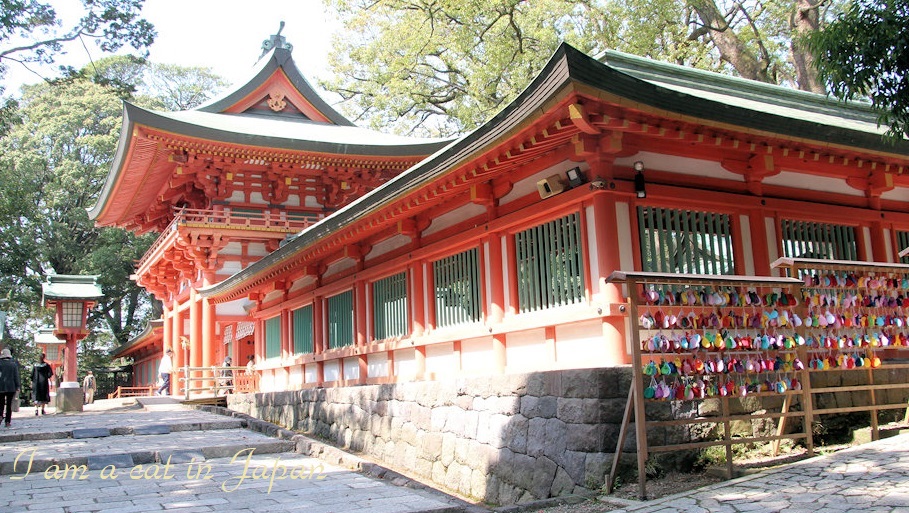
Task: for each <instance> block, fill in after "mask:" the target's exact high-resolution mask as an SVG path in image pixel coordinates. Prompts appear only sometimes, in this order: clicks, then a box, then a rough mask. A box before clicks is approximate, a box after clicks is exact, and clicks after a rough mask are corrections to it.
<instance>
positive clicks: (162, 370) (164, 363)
mask: <svg viewBox="0 0 909 513" xmlns="http://www.w3.org/2000/svg"><path fill="white" fill-rule="evenodd" d="M173 357H174V350H173V349H171V348H167V351H165V352H164V356H163V357H162V358H161V363H160V364H159V365H158V376H159V377H160V378H161V386H160V387H159V388H158V390H157V391H155V395H170V375H171V373H172V372H173V371H174V361H173Z"/></svg>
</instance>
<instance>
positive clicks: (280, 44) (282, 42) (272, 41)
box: [259, 21, 294, 59]
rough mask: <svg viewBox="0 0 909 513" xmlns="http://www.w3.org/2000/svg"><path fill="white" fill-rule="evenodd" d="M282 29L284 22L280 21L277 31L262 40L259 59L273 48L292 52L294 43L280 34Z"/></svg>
mask: <svg viewBox="0 0 909 513" xmlns="http://www.w3.org/2000/svg"><path fill="white" fill-rule="evenodd" d="M282 30H284V22H283V21H282V22H281V25H280V26H279V27H278V33H277V34H273V35H272V36H271V38H269V39H266V40H265V41H262V55H260V56H259V58H260V59H261V58H262V57H264V56H265V54H267V53H268V52H270V51H271V50H272V49H274V48H283V49H285V50H287V51H288V52H292V51H293V49H294V45H292V44H290V43H288V42H287V39H286V38H285V37H284V36H282V35H281V31H282Z"/></svg>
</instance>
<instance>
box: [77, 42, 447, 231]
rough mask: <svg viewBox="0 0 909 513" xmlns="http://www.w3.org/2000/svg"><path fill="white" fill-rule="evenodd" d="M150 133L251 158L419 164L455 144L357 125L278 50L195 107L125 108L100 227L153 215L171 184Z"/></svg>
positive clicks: (163, 152) (99, 208)
mask: <svg viewBox="0 0 909 513" xmlns="http://www.w3.org/2000/svg"><path fill="white" fill-rule="evenodd" d="M149 133H155V134H158V135H159V136H162V137H167V138H169V139H174V140H181V141H187V142H191V143H192V144H193V145H195V146H197V147H203V146H219V147H225V146H230V147H235V148H242V149H243V151H244V152H246V153H255V152H259V151H260V150H262V151H268V152H270V153H273V152H276V151H278V152H280V151H282V150H283V151H285V152H291V153H297V154H299V155H312V154H318V155H319V156H328V157H339V158H342V159H343V158H359V159H361V160H371V159H375V160H383V159H396V158H398V159H400V158H407V159H411V161H412V160H413V159H415V158H422V157H424V156H426V155H429V154H431V153H433V152H435V151H436V150H438V149H439V148H441V147H443V146H444V145H445V144H447V143H448V142H450V140H449V139H430V138H414V137H403V136H397V135H390V134H385V133H382V132H377V131H373V130H368V129H365V128H360V127H357V126H354V125H353V123H351V122H350V121H349V120H347V119H346V118H345V117H343V116H342V115H340V114H339V113H338V112H337V111H335V110H334V109H333V108H332V107H331V106H330V105H328V104H327V103H326V102H325V101H324V100H323V99H322V98H321V97H320V96H319V95H318V94H317V93H316V91H315V90H314V89H313V88H312V87H311V86H310V84H309V82H307V81H306V79H305V78H304V77H303V75H302V74H301V73H300V71H299V70H298V69H297V67H296V65H295V64H294V61H293V59H292V58H291V56H290V50H289V49H287V48H284V47H275V48H273V49H271V51H270V52H268V53H267V54H265V55H264V56H263V58H262V59H261V60H260V63H259V65H258V67H257V68H256V70H255V72H254V74H253V77H252V78H251V79H250V80H249V81H247V82H246V83H245V84H243V85H241V86H239V87H237V88H234V89H233V90H231V91H229V92H227V93H225V94H224V95H222V96H221V97H219V98H217V99H215V100H212V101H211V102H209V103H207V104H205V105H202V106H200V107H198V108H196V109H192V110H187V111H180V112H157V111H151V110H147V109H143V108H141V107H138V106H135V105H131V104H128V103H127V104H125V105H124V113H123V125H122V128H121V132H120V140H119V145H118V147H117V152H116V154H115V156H114V162H113V164H112V165H111V171H110V173H109V174H108V176H107V180H106V182H105V184H104V188H103V189H102V191H101V194H100V196H99V198H98V202H97V204H96V205H95V206H94V207H92V208H91V209H90V210H89V216H90V217H91V218H92V219H94V220H95V221H96V222H97V223H99V224H103V225H116V224H119V223H123V222H125V221H127V220H128V219H129V218H130V216H131V215H133V214H135V212H143V211H146V210H147V209H148V208H150V206H151V203H152V202H153V201H155V193H157V191H158V190H159V189H160V187H161V186H162V185H163V184H164V182H165V181H166V180H167V179H168V178H170V173H171V172H172V169H171V168H172V167H173V166H171V167H168V166H162V165H161V159H166V158H167V157H168V155H169V150H168V149H167V148H165V147H163V145H161V144H159V143H157V142H155V143H152V144H148V141H143V140H142V139H143V138H144V137H145V136H147V135H148V134H149ZM143 143H144V144H143ZM117 196H120V197H119V198H118V197H117ZM127 196H128V197H127Z"/></svg>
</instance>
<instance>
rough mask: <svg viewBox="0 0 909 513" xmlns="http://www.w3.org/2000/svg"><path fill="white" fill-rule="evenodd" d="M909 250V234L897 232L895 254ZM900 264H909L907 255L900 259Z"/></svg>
mask: <svg viewBox="0 0 909 513" xmlns="http://www.w3.org/2000/svg"><path fill="white" fill-rule="evenodd" d="M906 248H909V232H903V231H899V230H897V232H896V252H897V253H899V252H900V251H902V250H904V249H906ZM900 263H901V264H909V255H906V256H903V257H900Z"/></svg>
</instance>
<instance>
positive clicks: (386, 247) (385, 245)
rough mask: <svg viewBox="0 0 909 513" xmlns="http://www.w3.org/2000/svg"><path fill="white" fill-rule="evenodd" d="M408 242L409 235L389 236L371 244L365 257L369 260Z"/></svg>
mask: <svg viewBox="0 0 909 513" xmlns="http://www.w3.org/2000/svg"><path fill="white" fill-rule="evenodd" d="M408 244H410V237H408V236H406V235H401V234H398V235H395V236H394V237H389V238H387V239H385V240H383V241H382V242H379V243H378V244H376V245H375V246H373V247H372V250H371V251H370V252H369V254H367V255H366V259H367V260H369V259H371V258H375V257H378V256H381V255H384V254H385V253H388V252H390V251H394V250H396V249H398V248H400V247H403V246H406V245H408Z"/></svg>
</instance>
